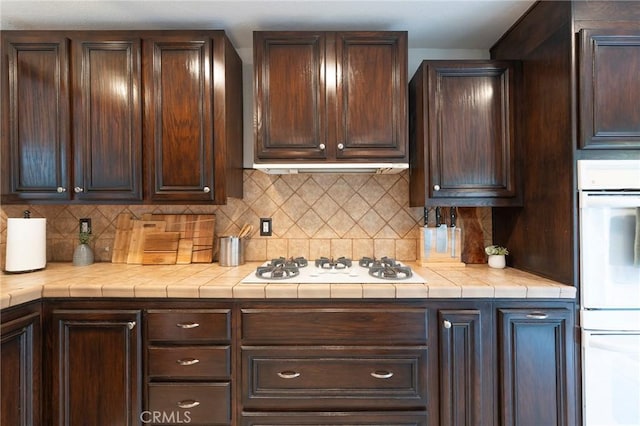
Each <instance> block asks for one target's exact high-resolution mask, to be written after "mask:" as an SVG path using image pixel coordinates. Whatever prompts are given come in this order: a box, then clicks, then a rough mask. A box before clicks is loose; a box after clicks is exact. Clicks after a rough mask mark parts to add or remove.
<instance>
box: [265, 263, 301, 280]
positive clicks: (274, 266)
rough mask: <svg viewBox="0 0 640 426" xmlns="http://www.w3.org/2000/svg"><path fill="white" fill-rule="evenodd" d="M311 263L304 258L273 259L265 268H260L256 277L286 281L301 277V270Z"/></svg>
mask: <svg viewBox="0 0 640 426" xmlns="http://www.w3.org/2000/svg"><path fill="white" fill-rule="evenodd" d="M308 264H309V262H308V261H307V259H305V258H304V257H296V258H293V257H291V258H288V259H287V258H284V257H279V258H277V259H272V260H271V262H270V263H268V264H266V265H265V266H258V268H257V269H256V277H258V278H264V279H273V280H286V279H289V278H293V277H297V276H298V275H300V268H304V267H305V266H307V265H308Z"/></svg>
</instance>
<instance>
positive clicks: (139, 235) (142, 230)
mask: <svg viewBox="0 0 640 426" xmlns="http://www.w3.org/2000/svg"><path fill="white" fill-rule="evenodd" d="M166 226H167V224H166V222H164V221H161V220H134V221H133V227H132V229H131V239H130V241H129V252H128V255H127V263H130V264H138V265H139V264H141V263H142V256H143V255H144V236H145V234H146V233H149V232H164V230H165V228H166Z"/></svg>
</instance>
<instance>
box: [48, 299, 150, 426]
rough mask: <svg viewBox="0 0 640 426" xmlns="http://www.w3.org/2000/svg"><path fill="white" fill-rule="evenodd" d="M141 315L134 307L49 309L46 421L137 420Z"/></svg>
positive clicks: (133, 422)
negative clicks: (48, 408)
mask: <svg viewBox="0 0 640 426" xmlns="http://www.w3.org/2000/svg"><path fill="white" fill-rule="evenodd" d="M87 306H89V304H87ZM140 318H141V312H140V311H139V310H116V309H114V310H98V309H73V310H71V309H68V310H67V309H54V310H53V311H52V312H51V323H50V333H49V335H48V336H47V345H48V348H49V349H50V356H51V372H50V374H51V380H52V389H51V394H50V398H52V401H51V411H52V419H51V420H52V421H51V424H59V425H92V426H100V425H105V426H110V425H121V426H126V425H137V424H139V423H140V420H139V417H140V414H141V412H140V407H141V404H140V401H141V396H140V392H141V380H142V377H141V374H140V371H141V369H140V356H141V353H142V351H141V348H142V339H141V332H140Z"/></svg>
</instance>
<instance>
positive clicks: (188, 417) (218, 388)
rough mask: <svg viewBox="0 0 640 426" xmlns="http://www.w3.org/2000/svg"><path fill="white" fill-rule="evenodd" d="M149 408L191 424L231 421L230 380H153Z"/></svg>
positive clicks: (222, 423) (151, 410) (154, 412)
mask: <svg viewBox="0 0 640 426" xmlns="http://www.w3.org/2000/svg"><path fill="white" fill-rule="evenodd" d="M147 411H149V412H151V414H156V413H162V414H163V415H165V419H166V416H173V421H169V422H167V421H166V420H165V421H164V423H173V422H176V419H180V420H181V423H188V424H191V425H198V424H206V425H226V424H229V423H230V422H231V384H230V383H228V382H227V383H189V384H180V383H171V384H169V383H152V384H149V404H148V408H147ZM150 416H151V415H150ZM143 420H145V419H143Z"/></svg>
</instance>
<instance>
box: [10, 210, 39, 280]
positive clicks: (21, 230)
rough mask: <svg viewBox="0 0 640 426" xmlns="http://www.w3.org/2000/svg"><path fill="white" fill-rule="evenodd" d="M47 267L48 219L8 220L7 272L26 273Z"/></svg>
mask: <svg viewBox="0 0 640 426" xmlns="http://www.w3.org/2000/svg"><path fill="white" fill-rule="evenodd" d="M46 265H47V219H44V218H34V219H21V218H20V219H19V218H8V219H7V259H6V264H5V270H6V271H7V272H26V271H34V270H37V269H42V268H44V267H45V266H46Z"/></svg>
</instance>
